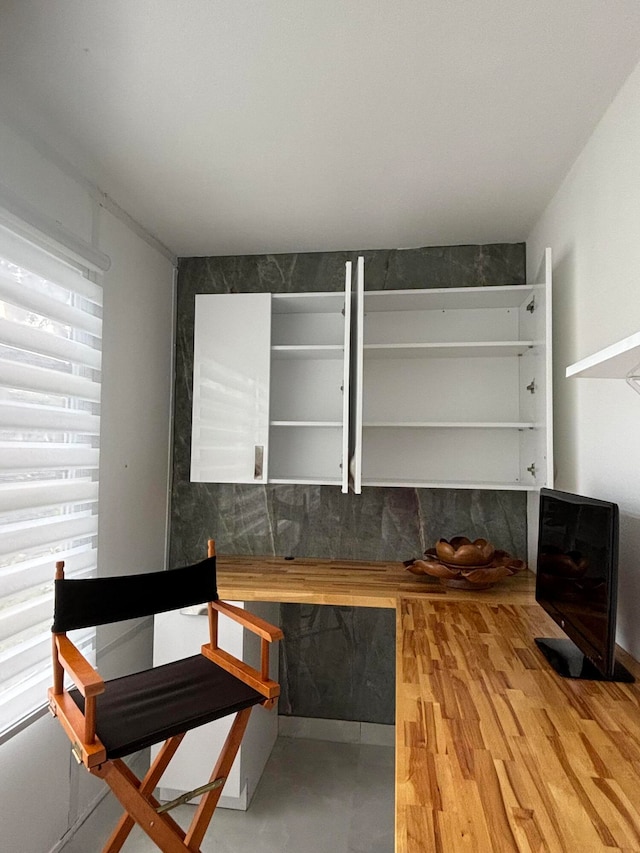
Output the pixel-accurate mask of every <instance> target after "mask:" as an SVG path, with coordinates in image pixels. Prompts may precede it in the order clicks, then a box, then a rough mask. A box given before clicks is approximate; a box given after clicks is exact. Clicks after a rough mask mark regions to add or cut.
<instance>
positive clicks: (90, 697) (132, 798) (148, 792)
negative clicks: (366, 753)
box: [49, 540, 283, 853]
mask: <svg viewBox="0 0 640 853" xmlns="http://www.w3.org/2000/svg"><path fill="white" fill-rule="evenodd" d="M208 556H209V557H213V556H215V543H214V541H213V540H209V549H208ZM63 577H64V563H63V562H60V563H56V578H57V579H62V578H63ZM207 608H208V617H209V642H208V643H206V644H205V645H203V646H202V648H201V653H202V654H203V655H204V656H205V657H207V658H208V659H209V660H211V661H213V663H215V664H217V665H218V666H220V667H222V669H224V670H226V671H227V672H229V673H230V674H231V675H234V676H235V677H236V678H239V679H240V680H241V681H243V682H244V683H245V684H247V685H248V686H250V687H252V688H253V689H254V690H255V691H257V692H258V693H260V694H261V695H262V696H264V700H263V701H262V702H260V703H259V704H260V705H262V706H263V707H264V708H267V709H272V708H273V707H274V705H275V704H276V701H277V698H278V696H279V695H280V686H279V684H278V683H277V682H275V681H273V680H271V679H270V678H269V644H270V643H272V642H274V641H275V640H281V639H282V637H283V634H282V631H281V629H280V628H277V627H276V626H274V625H270V624H269V623H268V622H266V621H265V620H264V619H260V618H259V617H258V616H255V615H254V614H252V613H247V612H246V611H245V610H242V609H241V608H239V607H234V606H233V605H232V604H228V603H227V602H224V601H210V602H208V604H207ZM219 613H222V614H223V615H224V616H227V617H228V618H230V619H232V620H234V621H235V622H237V623H239V624H240V625H242V626H243V627H244V628H247V629H248V630H249V631H252V632H253V633H255V634H257V635H258V636H259V637H260V640H261V666H260V672H258V670H256V669H254V668H253V667H250V666H248V665H247V664H246V663H244V662H243V661H241V660H239V659H238V658H236V657H234V656H233V655H231V654H229V653H228V652H226V651H224V650H223V649H221V648H219V646H218V614H219ZM65 672H66V673H67V675H68V676H69V677H70V678H71V680H72V681H73V682H74V684H75V685H76V687H77V688H78V690H79V691H80V693H81V694H82V696H83V697H84V702H85V712H84V714H83V713H82V712H81V711H80V709H79V708H78V706H77V705H76V703H75V702H74V701H73V699H72V697H71V696H70V695H69V693H68V692H67V691H66V690H65V689H64V684H63V681H64V674H65ZM105 689H108V684H107V685H105V682H104V681H103V680H102V678H101V677H100V675H99V674H98V672H97V671H96V669H94V667H93V666H91V664H90V663H89V662H88V661H87V660H86V658H85V657H84V656H83V655H82V653H81V652H80V651H79V650H78V649H77V648H76V646H75V645H74V644H73V643H72V642H71V640H69V638H68V637H67V636H66V634H65V633H54V634H53V687H51V688H50V689H49V707H50V710H51V713H52V714H53V716H55V717H58V719H59V720H60V723H61V724H62V726H63V728H64V730H65V731H66V733H67V735H68V737H69V739H70V740H71V744H72V746H71V749H72V752H73V754H74V756H75V758H76V760H77V761H78V763H81V764H84V766H85V767H86V768H87V770H88V771H89V773H91V774H92V775H93V776H98V777H99V778H101V779H104V781H105V782H106V783H107V784H108V785H109V787H110V788H111V790H112V791H113V793H114V795H115V796H116V797H117V799H118V800H119V801H120V803H121V805H122V806H123V807H124V809H125V813H124V814H123V816H122V817H121V819H120V821H119V822H118V824H117V826H116V828H115V829H114V831H113V833H112V834H111V836H110V838H109V840H108V841H107V843H106V845H105V846H104V848H103V851H102V853H116V851H118V850H120V849H121V848H122V845H123V844H124V842H125V840H126V838H127V836H128V835H129V833H130V832H131V829H132V828H133V826H134V823H137V824H138V825H139V826H140V827H141V828H142V830H143V831H144V832H146V833H147V835H148V836H149V837H150V838H151V839H152V840H153V841H154V842H155V843H156V844H157V846H158V847H159V848H160V850H162V851H164V853H199V851H200V844H201V843H202V839H203V838H204V835H205V833H206V831H207V828H208V826H209V823H210V821H211V818H212V817H213V813H214V811H215V808H216V806H217V804H218V800H219V799H220V795H221V794H222V789H223V786H224V782H225V780H226V778H227V776H228V775H229V771H230V770H231V765H232V764H233V761H234V759H235V757H236V754H237V751H238V748H239V746H240V743H241V741H242V737H243V735H244V732H245V730H246V727H247V723H248V722H249V717H250V715H251V711H252V707H250V708H245V709H244V710H241V711H238V712H237V713H236V715H235V719H234V722H233V724H232V726H231V730H230V731H229V734H228V736H227V739H226V741H225V743H224V745H223V747H222V750H221V752H220V755H219V757H218V760H217V762H216V764H215V766H214V768H213V771H212V773H211V777H210V779H209V782H208V783H207V784H206V785H204V786H202V788H199V789H196V790H195V791H193V792H190V794H191V795H192V796H194V797H195V796H197V794H198V793H201V792H203V791H204V793H202V797H201V800H200V804H199V805H198V807H197V809H196V813H195V815H194V817H193V820H192V822H191V826H190V827H189V829H188V830H187V831H186V832H185V831H184V830H183V829H182V828H181V827H180V826H179V825H178V824H177V823H176V822H175V821H174V820H173V818H171V817H170V816H169V815H168V814H167V811H168V808H170V807H172V805H173V803H172V804H169V806H164V807H163V806H161V805H160V804H159V802H158V801H157V800H156V798H155V797H154V796H153V791H154V789H155V788H156V787H157V786H158V784H159V782H160V779H161V777H162V774H163V773H164V771H165V770H166V768H167V766H168V764H169V762H170V761H171V759H172V758H173V756H174V754H175V752H176V750H177V749H178V747H179V745H180V742H181V741H182V739H183V737H184V735H185V734H186V732H183V733H181V734H178V735H175V736H174V737H171V738H169V739H168V740H166V741H165V742H164V744H163V746H162V747H161V748H160V751H159V752H158V755H157V756H156V759H155V760H154V762H153V763H152V765H151V767H150V768H149V770H148V772H147V773H146V775H145V776H144V778H143V779H138V778H137V777H136V776H135V775H134V773H133V772H132V771H131V770H130V769H129V768H128V766H127V765H126V764H125V763H124V761H123V760H122V759H120V758H115V759H109V758H107V753H106V749H105V747H104V745H103V744H102V743H101V742H100V739H99V738H98V736H97V735H96V697H97V696H99V695H100V694H101V693H104V692H105ZM187 796H188V795H185V797H181V798H178V799H179V801H181V802H184V801H186V798H187ZM174 803H175V804H176V805H177V804H178V801H174ZM165 809H166V810H165Z"/></svg>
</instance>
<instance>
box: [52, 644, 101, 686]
mask: <svg viewBox="0 0 640 853" xmlns="http://www.w3.org/2000/svg"><path fill="white" fill-rule="evenodd" d="M55 644H56V648H57V650H58V660H59V661H60V663H61V664H62V666H63V667H64V669H65V672H66V673H67V674H68V675H69V677H70V678H71V679H72V680H73V682H74V684H75V685H76V686H77V688H78V690H79V691H80V693H82V695H83V696H84V697H85V698H87V697H90V696H97V695H98V694H99V693H103V692H104V681H103V680H102V678H101V677H100V675H99V674H98V673H97V672H96V670H95V669H94V668H93V667H92V666H91V664H90V663H89V661H88V660H87V659H86V658H85V657H84V655H83V654H82V652H80V651H79V650H78V648H77V647H76V646H74V644H73V643H72V642H71V640H70V639H69V638H68V637H67V636H65V635H64V634H61V635H56V636H55Z"/></svg>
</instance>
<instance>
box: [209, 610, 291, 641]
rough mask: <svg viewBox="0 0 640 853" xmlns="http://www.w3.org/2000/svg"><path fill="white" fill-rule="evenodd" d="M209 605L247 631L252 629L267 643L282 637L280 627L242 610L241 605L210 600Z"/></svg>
mask: <svg viewBox="0 0 640 853" xmlns="http://www.w3.org/2000/svg"><path fill="white" fill-rule="evenodd" d="M211 606H212V607H213V609H214V610H217V611H218V613H224V615H225V616H228V617H229V618H230V619H233V620H234V621H235V622H239V623H240V625H242V626H244V627H245V628H247V629H248V630H249V631H253V633H254V634H258V636H259V637H262V639H263V640H267V642H269V643H272V642H273V641H274V640H281V639H282V638H283V637H284V634H283V633H282V630H281V629H280V628H278V627H276V626H275V625H271V624H270V623H269V622H266V621H265V620H264V619H261V618H260V617H259V616H255V615H254V614H253V613H249V612H247V611H246V610H243V609H242V608H241V607H235V605H233V604H229V602H227V601H212V602H211Z"/></svg>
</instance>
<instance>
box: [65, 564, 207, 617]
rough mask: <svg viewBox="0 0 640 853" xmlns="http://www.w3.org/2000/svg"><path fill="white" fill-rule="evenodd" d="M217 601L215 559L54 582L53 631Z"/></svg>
mask: <svg viewBox="0 0 640 853" xmlns="http://www.w3.org/2000/svg"><path fill="white" fill-rule="evenodd" d="M217 600H218V590H217V587H216V558H215V556H213V557H208V558H207V559H206V560H202V561H201V562H199V563H196V564H195V565H193V566H186V567H185V568H182V569H172V570H170V571H166V572H151V573H147V574H136V575H119V576H113V577H105V578H87V579H85V580H74V579H72V578H58V579H56V580H55V582H54V615H53V627H52V629H51V630H52V631H53V632H54V633H59V632H61V631H71V630H73V629H74V628H89V627H94V626H96V625H105V624H107V623H109V622H120V621H123V620H125V619H136V618H140V617H143V616H151V615H154V614H155V613H164V612H166V611H168V610H178V609H180V608H182V607H189V606H191V605H193V604H203V603H205V602H208V601H217Z"/></svg>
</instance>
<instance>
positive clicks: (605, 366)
mask: <svg viewBox="0 0 640 853" xmlns="http://www.w3.org/2000/svg"><path fill="white" fill-rule="evenodd" d="M639 365H640V332H636V333H635V334H633V335H629V337H628V338H624V339H623V340H621V341H618V342H617V343H615V344H611V346H608V347H605V348H604V349H601V350H599V352H595V353H593V355H589V356H587V357H586V358H583V359H581V360H580V361H576V362H575V364H570V365H569V367H567V373H566V375H567V379H569V378H570V377H580V378H592V379H625V378H626V377H627V376H628V375H629V373H631V372H632V371H633V370H635V369H636V368H637V367H638V366H639Z"/></svg>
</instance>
